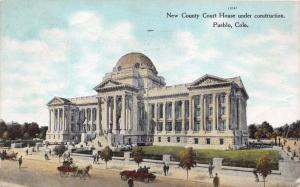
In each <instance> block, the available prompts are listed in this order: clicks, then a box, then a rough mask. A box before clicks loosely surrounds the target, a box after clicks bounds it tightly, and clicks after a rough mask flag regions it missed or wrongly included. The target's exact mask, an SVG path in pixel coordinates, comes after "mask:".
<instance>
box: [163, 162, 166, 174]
mask: <svg viewBox="0 0 300 187" xmlns="http://www.w3.org/2000/svg"><path fill="white" fill-rule="evenodd" d="M163 170H164V174H165V176H166V175H167V166H166V164H165V163H164V166H163Z"/></svg>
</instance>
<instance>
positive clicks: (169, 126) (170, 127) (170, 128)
mask: <svg viewBox="0 0 300 187" xmlns="http://www.w3.org/2000/svg"><path fill="white" fill-rule="evenodd" d="M165 130H166V131H172V122H171V121H168V122H167V124H166V129H165Z"/></svg>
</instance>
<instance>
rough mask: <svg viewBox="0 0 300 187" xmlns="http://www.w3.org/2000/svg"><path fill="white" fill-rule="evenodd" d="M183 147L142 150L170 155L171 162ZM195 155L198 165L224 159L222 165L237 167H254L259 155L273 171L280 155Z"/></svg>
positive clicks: (258, 152) (259, 151)
mask: <svg viewBox="0 0 300 187" xmlns="http://www.w3.org/2000/svg"><path fill="white" fill-rule="evenodd" d="M184 149H185V148H184V147H172V146H144V147H143V150H144V151H145V153H146V154H153V155H163V154H170V155H172V156H171V157H172V160H174V161H179V155H180V152H181V151H182V150H184ZM194 151H195V154H196V161H197V162H198V163H200V164H208V163H209V162H211V161H212V159H213V158H217V157H218V158H224V160H223V165H227V166H237V167H250V168H254V167H255V166H256V160H257V159H258V158H259V157H260V156H261V155H265V154H266V155H268V157H269V158H270V159H271V160H272V163H273V169H278V160H279V159H280V154H279V153H278V151H275V150H262V149H251V150H230V151H226V150H214V149H194Z"/></svg>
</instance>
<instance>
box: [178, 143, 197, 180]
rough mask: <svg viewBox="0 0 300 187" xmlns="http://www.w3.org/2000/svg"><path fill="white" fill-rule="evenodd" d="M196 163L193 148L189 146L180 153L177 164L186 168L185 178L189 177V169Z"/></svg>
mask: <svg viewBox="0 0 300 187" xmlns="http://www.w3.org/2000/svg"><path fill="white" fill-rule="evenodd" d="M195 165H196V162H195V153H194V151H193V148H191V147H189V148H187V149H185V150H183V151H182V152H181V153H180V163H179V166H180V167H182V168H183V169H186V179H188V177H189V170H190V169H191V168H192V167H194V166H195Z"/></svg>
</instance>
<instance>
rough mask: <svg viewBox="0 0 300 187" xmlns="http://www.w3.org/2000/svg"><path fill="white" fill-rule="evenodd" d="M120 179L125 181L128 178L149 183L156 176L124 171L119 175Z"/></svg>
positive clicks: (143, 172) (145, 172)
mask: <svg viewBox="0 0 300 187" xmlns="http://www.w3.org/2000/svg"><path fill="white" fill-rule="evenodd" d="M120 175H121V179H122V180H124V181H126V180H127V179H129V178H132V179H134V180H138V181H144V182H150V181H154V180H155V178H156V176H155V175H154V174H153V173H149V172H148V171H136V170H125V171H122V172H121V173H120Z"/></svg>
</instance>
